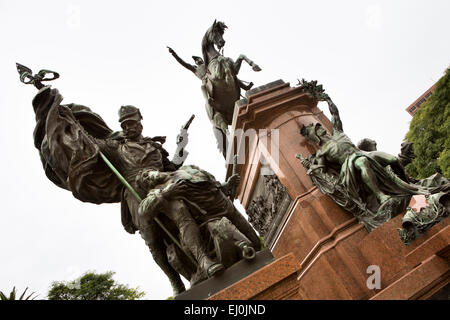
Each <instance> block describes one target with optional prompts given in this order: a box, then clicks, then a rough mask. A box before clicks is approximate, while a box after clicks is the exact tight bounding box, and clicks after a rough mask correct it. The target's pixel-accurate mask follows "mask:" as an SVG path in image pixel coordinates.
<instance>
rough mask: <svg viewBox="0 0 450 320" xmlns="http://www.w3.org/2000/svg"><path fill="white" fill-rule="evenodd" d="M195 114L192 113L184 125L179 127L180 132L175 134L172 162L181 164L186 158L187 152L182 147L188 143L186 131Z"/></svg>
mask: <svg viewBox="0 0 450 320" xmlns="http://www.w3.org/2000/svg"><path fill="white" fill-rule="evenodd" d="M194 118H195V114H193V115H192V116H191V117H190V118H189V120H188V121H187V122H186V124H185V125H184V126H182V127H181V130H180V133H179V134H178V136H177V150H176V151H175V155H174V157H173V159H172V162H173V163H175V164H176V165H181V164H182V163H183V162H184V160H186V158H187V156H188V154H189V152H187V151H185V150H184V148H185V147H186V145H187V143H188V141H189V140H188V132H187V130H188V129H189V127H190V125H191V123H192V120H194Z"/></svg>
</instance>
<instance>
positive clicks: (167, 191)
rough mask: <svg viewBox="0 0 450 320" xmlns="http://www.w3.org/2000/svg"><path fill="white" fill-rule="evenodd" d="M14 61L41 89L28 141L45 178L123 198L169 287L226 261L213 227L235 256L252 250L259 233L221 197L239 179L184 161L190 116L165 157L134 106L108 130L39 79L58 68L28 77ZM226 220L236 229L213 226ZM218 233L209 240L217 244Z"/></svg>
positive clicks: (98, 197) (79, 192)
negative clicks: (219, 175) (173, 148)
mask: <svg viewBox="0 0 450 320" xmlns="http://www.w3.org/2000/svg"><path fill="white" fill-rule="evenodd" d="M17 68H18V71H19V73H20V75H21V81H22V82H24V83H30V84H33V85H35V86H36V87H37V88H38V89H39V92H38V93H37V95H36V96H35V98H34V99H33V108H34V111H35V114H36V127H35V131H34V142H35V147H36V148H37V149H38V150H39V153H40V156H41V161H42V164H43V166H44V170H45V173H46V175H47V177H48V178H49V179H50V180H51V181H52V182H54V183H55V184H56V185H57V186H59V187H61V188H64V189H66V190H69V191H71V192H72V194H73V195H74V197H75V198H77V199H79V200H81V201H83V202H91V203H96V204H100V203H114V202H121V215H122V224H123V226H124V228H125V230H126V231H127V232H129V233H132V234H133V233H135V232H136V231H139V233H140V234H141V236H142V238H143V239H144V240H145V242H146V244H147V246H148V247H149V249H150V252H151V253H152V256H153V258H154V260H155V262H156V263H157V264H158V265H159V267H160V268H161V269H162V270H163V271H164V273H165V274H166V275H167V277H168V278H169V280H170V282H171V285H172V288H173V290H174V294H178V293H180V292H183V291H184V290H185V287H184V284H183V282H182V281H181V278H180V274H182V275H183V276H185V277H186V278H187V279H188V280H190V281H191V285H192V284H195V283H198V282H199V281H201V280H203V279H206V278H209V277H212V276H214V275H215V274H217V273H219V272H220V271H222V270H223V269H225V268H226V267H228V266H229V265H227V263H228V264H229V261H230V259H225V260H223V261H221V259H218V257H219V258H220V257H222V256H226V255H227V253H226V252H220V253H217V252H218V251H220V248H217V246H216V248H215V250H216V255H214V254H213V255H211V254H210V248H209V247H208V243H211V241H209V242H208V241H206V240H207V239H206V237H208V236H209V237H211V238H213V237H214V234H218V232H217V229H218V228H219V229H220V228H222V229H220V230H221V231H220V232H219V233H225V234H227V233H229V234H230V235H232V236H230V237H228V238H227V239H232V241H234V244H235V247H236V250H240V256H241V258H246V259H249V258H253V257H254V251H255V249H256V250H258V249H259V245H260V244H259V238H258V236H257V235H256V233H255V231H254V230H253V228H252V227H251V226H250V224H249V223H248V222H247V220H245V218H244V217H243V216H242V215H241V214H240V213H239V212H238V211H237V209H236V208H235V207H234V205H233V203H232V200H230V199H229V198H228V197H227V194H229V193H230V190H233V189H235V184H236V182H238V181H239V179H237V178H236V177H232V179H231V178H230V179H229V180H228V182H226V183H224V184H221V183H219V182H218V181H216V180H215V178H214V177H213V176H212V175H211V174H209V173H208V172H206V171H204V170H201V169H200V168H198V167H196V166H183V162H184V159H185V156H184V155H183V152H185V151H184V148H185V146H186V143H187V131H186V130H187V128H188V127H189V125H190V123H191V122H192V119H193V117H191V119H190V120H189V121H188V123H187V124H186V125H185V126H183V127H182V133H181V134H180V135H179V136H178V138H177V142H178V147H177V150H176V152H175V157H174V159H172V160H169V159H168V156H169V154H168V152H167V151H166V150H165V149H164V148H163V146H162V144H163V143H164V142H165V137H154V138H149V137H143V136H142V130H143V126H142V122H141V121H142V120H143V117H142V115H141V112H140V110H139V109H138V108H136V107H134V106H131V105H127V106H122V107H121V108H120V110H119V122H120V125H121V127H122V130H123V131H120V132H113V131H112V130H111V129H110V128H109V127H108V126H107V125H106V123H105V122H104V121H103V119H102V118H101V117H100V116H99V115H97V114H96V113H94V112H92V111H91V109H89V108H88V107H86V106H82V105H78V104H67V105H63V104H61V102H62V100H63V98H62V96H61V95H60V94H59V92H58V90H57V89H52V88H51V87H50V86H44V85H42V83H41V81H43V80H44V79H45V75H46V74H47V73H53V75H54V77H53V78H50V79H45V80H53V79H54V78H57V77H58V76H59V75H58V74H57V73H55V72H52V71H49V70H43V71H40V72H39V73H38V74H37V75H35V76H33V75H32V72H31V70H30V69H29V68H27V67H24V66H22V65H17ZM224 220H226V221H228V222H231V224H233V226H234V229H233V230H232V229H231V228H228V227H222V225H227V224H226V223H225V224H224V223H222V224H220V227H219V223H218V221H221V222H223V221H224ZM227 228H228V229H227ZM231 230H232V231H231ZM222 231H223V232H222ZM216 240H217V239H213V241H212V243H215V244H217V243H220V241H216ZM175 244H176V245H177V246H178V248H177V247H175V248H174V245H175ZM233 254H234V253H233ZM186 258H188V259H186ZM224 261H226V262H227V263H225V262H224Z"/></svg>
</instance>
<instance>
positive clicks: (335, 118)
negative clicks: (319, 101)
mask: <svg viewBox="0 0 450 320" xmlns="http://www.w3.org/2000/svg"><path fill="white" fill-rule="evenodd" d="M325 101H326V102H327V103H328V109H329V110H330V113H331V123H332V124H333V130H337V131H339V132H343V131H344V129H343V128H342V121H341V117H340V116H339V110H338V108H337V106H336V105H335V104H334V102H333V101H332V100H331V98H330V97H329V96H328V95H327V97H326V99H325Z"/></svg>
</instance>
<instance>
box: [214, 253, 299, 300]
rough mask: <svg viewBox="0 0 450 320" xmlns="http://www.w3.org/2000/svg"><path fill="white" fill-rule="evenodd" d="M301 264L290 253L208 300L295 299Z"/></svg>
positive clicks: (297, 297)
mask: <svg viewBox="0 0 450 320" xmlns="http://www.w3.org/2000/svg"><path fill="white" fill-rule="evenodd" d="M299 268H300V264H299V262H298V261H297V259H296V258H295V257H294V255H293V254H292V253H291V254H288V255H285V256H284V257H281V258H279V259H277V260H275V261H273V262H272V263H271V264H269V265H267V266H265V267H263V268H261V269H259V270H258V271H256V272H254V273H252V274H251V275H249V276H247V277H245V278H244V279H242V280H240V281H238V282H236V283H234V284H232V285H230V286H229V287H227V288H225V289H223V290H222V291H219V292H217V293H216V294H214V295H212V296H211V297H209V298H208V300H295V299H299V296H298V281H297V276H298V274H297V272H298V269H299Z"/></svg>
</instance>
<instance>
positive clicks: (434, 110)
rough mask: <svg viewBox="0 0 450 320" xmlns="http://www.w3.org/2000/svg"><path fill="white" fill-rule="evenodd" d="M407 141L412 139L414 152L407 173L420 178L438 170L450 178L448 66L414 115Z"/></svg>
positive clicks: (449, 73) (449, 89) (449, 79)
mask: <svg viewBox="0 0 450 320" xmlns="http://www.w3.org/2000/svg"><path fill="white" fill-rule="evenodd" d="M406 140H408V141H410V142H414V146H413V148H414V154H415V159H414V160H413V161H412V162H411V163H410V164H408V165H407V167H406V172H407V173H408V175H410V176H412V177H414V178H418V179H423V178H426V177H429V176H430V175H432V174H434V173H436V172H439V173H441V174H442V175H443V176H445V177H447V178H450V68H449V69H447V70H446V72H445V75H444V76H443V77H442V78H441V79H439V81H438V82H437V84H436V87H435V90H434V92H433V94H432V95H431V96H430V98H429V99H428V100H427V101H425V102H424V104H423V105H422V106H421V108H420V109H419V110H418V111H417V113H416V114H415V116H414V118H413V119H412V121H411V123H410V126H409V131H408V133H407V134H406Z"/></svg>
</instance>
